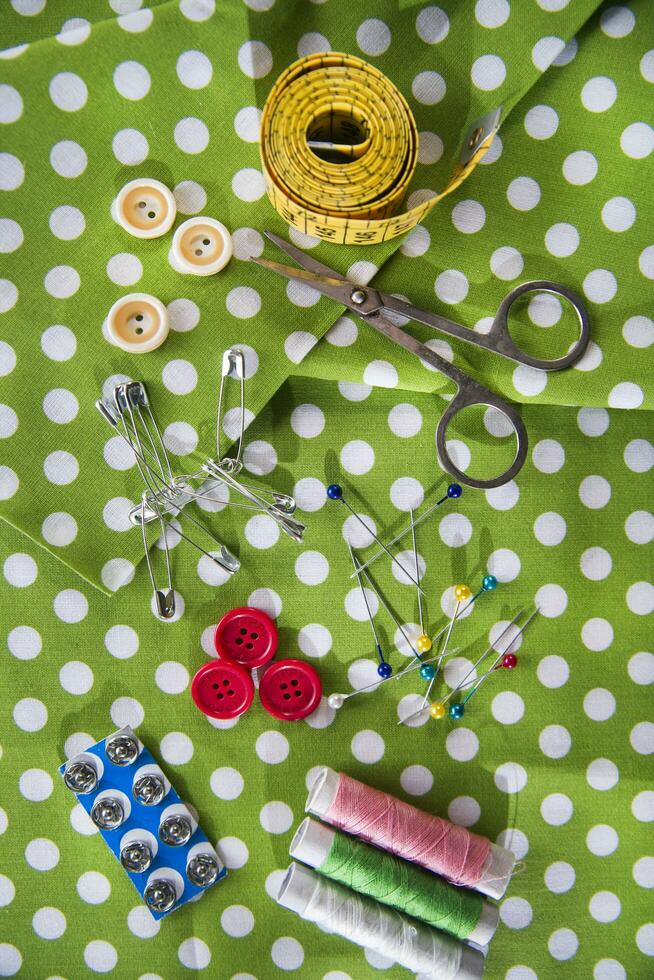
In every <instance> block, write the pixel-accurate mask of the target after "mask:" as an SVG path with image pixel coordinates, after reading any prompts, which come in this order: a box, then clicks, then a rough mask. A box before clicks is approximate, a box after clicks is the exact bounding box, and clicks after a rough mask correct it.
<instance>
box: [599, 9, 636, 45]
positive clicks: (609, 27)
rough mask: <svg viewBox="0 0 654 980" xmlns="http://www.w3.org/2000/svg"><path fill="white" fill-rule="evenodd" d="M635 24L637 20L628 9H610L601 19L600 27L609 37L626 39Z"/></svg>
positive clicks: (603, 13)
mask: <svg viewBox="0 0 654 980" xmlns="http://www.w3.org/2000/svg"><path fill="white" fill-rule="evenodd" d="M635 23H636V18H635V16H634V14H633V13H632V11H631V10H629V8H628V7H609V8H608V10H603V11H602V15H601V17H600V27H601V28H602V30H603V32H604V33H605V34H606V35H607V37H613V38H618V37H626V36H627V34H630V33H631V31H632V30H633V29H634V24H635Z"/></svg>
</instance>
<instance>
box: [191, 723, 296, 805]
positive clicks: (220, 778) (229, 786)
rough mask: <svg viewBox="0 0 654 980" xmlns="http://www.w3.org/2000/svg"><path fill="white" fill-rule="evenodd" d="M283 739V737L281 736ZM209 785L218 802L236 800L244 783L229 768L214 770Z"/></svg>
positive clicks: (241, 778)
mask: <svg viewBox="0 0 654 980" xmlns="http://www.w3.org/2000/svg"><path fill="white" fill-rule="evenodd" d="M282 737H283V736H282ZM209 785H210V786H211V791H212V793H213V794H214V796H217V797H218V799H219V800H236V799H238V797H239V796H240V795H241V793H242V792H243V787H244V786H245V783H244V781H243V776H242V775H241V774H240V772H239V771H238V770H237V769H233V768H232V767H231V766H223V767H221V768H220V769H214V771H213V772H212V773H211V776H210V778H209Z"/></svg>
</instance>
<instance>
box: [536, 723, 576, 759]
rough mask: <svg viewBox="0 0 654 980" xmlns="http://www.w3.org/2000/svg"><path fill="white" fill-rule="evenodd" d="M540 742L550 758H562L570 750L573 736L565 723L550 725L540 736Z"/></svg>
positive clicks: (542, 750) (544, 753) (541, 748)
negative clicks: (565, 726) (564, 725)
mask: <svg viewBox="0 0 654 980" xmlns="http://www.w3.org/2000/svg"><path fill="white" fill-rule="evenodd" d="M538 744H539V746H540V750H541V752H542V753H543V755H546V756H547V757H548V759H562V758H563V756H564V755H567V754H568V752H569V751H570V746H571V745H572V738H571V737H570V732H569V731H568V729H567V728H564V727H563V725H548V726H547V727H546V728H544V729H543V730H542V732H541V733H540V735H539V736H538Z"/></svg>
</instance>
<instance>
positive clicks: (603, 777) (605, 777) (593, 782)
mask: <svg viewBox="0 0 654 980" xmlns="http://www.w3.org/2000/svg"><path fill="white" fill-rule="evenodd" d="M619 779H620V774H619V772H618V767H617V766H616V765H615V763H614V762H611V760H610V759H594V760H593V762H591V763H590V765H589V766H588V768H587V769H586V780H587V782H588V785H589V786H590V787H592V789H597V790H601V791H605V790H609V789H613V787H614V786H615V785H616V784H617V783H618V780H619Z"/></svg>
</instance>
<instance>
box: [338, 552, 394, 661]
mask: <svg viewBox="0 0 654 980" xmlns="http://www.w3.org/2000/svg"><path fill="white" fill-rule="evenodd" d="M347 546H348V548H349V549H350V558H351V559H352V564H353V565H354V570H355V572H356V575H357V580H358V582H359V588H360V589H361V595H362V596H363V601H364V604H365V607H366V612H367V613H368V620H369V621H370V628H371V629H372V635H373V637H374V638H375V647H376V649H377V654H378V655H379V666H378V667H377V673H378V674H379V676H380V677H383V678H384V680H386V679H387V678H389V677H390V676H391V674H392V673H393V668H392V667H391V665H390V664H389V663H387V662H386V659H385V657H384V654H383V653H382V648H381V643H380V642H379V636H378V634H377V627H376V626H375V620H374V618H373V615H372V611H371V609H370V603H369V602H368V596H367V594H366V590H365V588H364V586H363V582H362V581H361V574H360V572H359V563H358V561H357V559H356V557H355V554H354V552H353V551H352V545H351V544H350V542H349V541H348V543H347Z"/></svg>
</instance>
